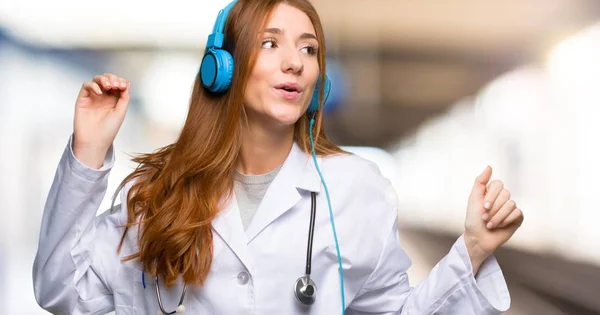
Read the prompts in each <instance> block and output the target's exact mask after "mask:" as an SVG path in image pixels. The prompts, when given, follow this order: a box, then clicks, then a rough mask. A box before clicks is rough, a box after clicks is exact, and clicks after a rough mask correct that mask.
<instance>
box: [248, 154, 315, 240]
mask: <svg viewBox="0 0 600 315" xmlns="http://www.w3.org/2000/svg"><path fill="white" fill-rule="evenodd" d="M320 160H321V159H320V158H318V159H317V163H319V164H320ZM320 187H321V183H320V180H319V177H318V173H317V172H316V169H315V168H314V162H313V159H312V157H311V156H310V155H309V154H307V153H305V152H304V151H302V149H301V148H300V146H298V144H296V143H295V142H294V144H293V146H292V149H291V150H290V154H289V155H288V157H287V159H286V160H285V162H284V163H283V165H282V167H281V169H280V170H279V173H278V174H277V176H276V177H275V179H274V180H273V182H272V183H271V185H269V188H268V189H267V191H266V193H265V195H264V197H263V200H262V201H261V203H260V205H259V207H258V209H257V211H256V214H255V215H254V218H253V219H252V221H251V222H250V225H249V226H248V229H247V230H246V237H247V239H248V244H249V243H250V242H252V240H253V239H254V238H256V236H258V234H260V232H261V231H262V230H264V229H265V228H266V227H267V226H268V225H269V224H271V223H272V222H273V221H275V220H277V218H279V217H280V216H281V215H282V214H284V213H285V212H287V211H288V210H290V209H291V208H292V207H294V205H296V204H297V203H298V202H299V201H300V200H301V199H302V195H301V194H300V191H299V190H306V191H314V192H319V191H320ZM307 211H310V209H307Z"/></svg>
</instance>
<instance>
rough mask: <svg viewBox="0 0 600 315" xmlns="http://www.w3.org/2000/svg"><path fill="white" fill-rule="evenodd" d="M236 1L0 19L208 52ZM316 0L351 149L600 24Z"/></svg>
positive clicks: (96, 43) (455, 7) (18, 7)
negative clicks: (341, 90) (342, 81)
mask: <svg viewBox="0 0 600 315" xmlns="http://www.w3.org/2000/svg"><path fill="white" fill-rule="evenodd" d="M228 2H229V1H228V0H214V1H188V0H171V1H169V2H168V3H161V4H159V5H157V4H149V3H148V2H146V1H142V0H129V1H120V0H105V1H102V2H89V1H83V2H82V1H76V0H55V1H40V0H20V1H2V2H0V26H4V27H6V28H7V29H8V30H10V31H11V32H13V34H14V35H15V36H18V37H20V38H23V39H25V40H27V41H30V42H33V43H36V44H43V45H49V46H52V47H62V48H72V47H75V48H77V47H79V48H94V49H106V50H122V49H126V50H128V49H135V50H138V51H139V50H153V49H156V48H159V49H160V48H168V49H169V50H180V51H194V52H199V51H200V50H201V49H202V45H203V44H204V39H205V38H206V36H207V34H208V32H210V31H211V29H212V24H213V23H214V17H215V16H216V14H217V11H218V10H219V9H221V8H222V7H224V6H225V4H226V3H228ZM312 2H313V3H314V4H315V6H316V7H317V9H318V11H319V13H320V15H321V18H322V20H323V24H324V27H325V30H326V33H327V38H328V41H329V42H328V51H329V52H330V53H331V55H332V56H334V57H335V58H336V59H337V60H339V61H340V63H341V66H342V69H343V71H344V72H345V73H346V74H348V80H349V83H348V84H349V87H350V89H349V91H350V94H349V95H348V97H347V99H346V103H345V106H344V107H345V109H344V110H343V111H340V112H337V113H336V114H334V115H333V117H332V118H331V119H330V121H331V122H330V124H329V126H328V128H329V129H330V133H331V134H332V135H333V136H334V137H335V138H336V140H337V141H338V142H341V143H342V144H344V145H378V146H385V145H387V144H388V143H390V141H392V140H393V139H396V138H397V137H398V136H400V135H403V134H405V133H406V132H409V131H410V130H412V129H413V128H415V127H416V126H418V125H419V124H420V123H422V122H423V120H425V119H427V118H428V117H431V116H432V115H436V114H439V113H442V112H443V111H444V110H446V109H447V108H448V106H450V105H452V104H453V103H455V102H456V101H458V100H459V99H461V98H463V97H465V96H469V95H473V94H474V93H476V92H477V91H478V90H479V89H481V87H482V86H484V85H485V84H486V83H487V82H489V81H490V80H491V79H493V78H494V77H496V76H498V75H499V74H501V73H503V72H505V71H508V70H510V69H512V68H514V67H516V66H518V65H520V64H523V63H532V62H533V63H535V62H544V61H545V60H544V59H545V58H546V55H547V54H548V53H549V52H550V50H551V48H552V47H553V46H554V45H555V44H556V43H558V42H559V41H560V40H562V39H564V38H566V37H568V36H569V35H571V34H573V33H574V32H576V31H577V30H580V29H582V28H583V27H585V26H587V25H590V24H592V23H593V22H596V21H598V20H599V19H600V1H598V0H527V1H523V0H502V1H490V0H445V1H439V0H412V1H408V0H370V1H367V0H313V1H312ZM142 8H143V11H141V9H142ZM49 12H52V13H50V14H49Z"/></svg>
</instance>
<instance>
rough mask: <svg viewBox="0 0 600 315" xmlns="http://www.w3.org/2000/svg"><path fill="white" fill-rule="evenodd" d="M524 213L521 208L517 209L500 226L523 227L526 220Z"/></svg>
mask: <svg viewBox="0 0 600 315" xmlns="http://www.w3.org/2000/svg"><path fill="white" fill-rule="evenodd" d="M524 219H525V218H524V216H523V211H521V209H519V208H515V209H514V210H513V211H512V212H511V213H510V214H509V215H508V216H507V217H506V218H505V219H504V220H502V222H501V223H500V224H499V225H498V227H500V228H504V227H507V226H509V225H510V224H516V225H519V226H520V225H521V224H522V223H523V220H524Z"/></svg>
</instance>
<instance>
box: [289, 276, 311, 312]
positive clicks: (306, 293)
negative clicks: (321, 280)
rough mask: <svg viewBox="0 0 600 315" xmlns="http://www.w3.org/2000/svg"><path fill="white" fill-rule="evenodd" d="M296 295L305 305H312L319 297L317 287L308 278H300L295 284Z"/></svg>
mask: <svg viewBox="0 0 600 315" xmlns="http://www.w3.org/2000/svg"><path fill="white" fill-rule="evenodd" d="M294 295H296V299H298V301H299V302H300V303H302V304H304V305H312V304H313V303H314V302H315V299H316V297H317V286H316V285H315V283H314V282H313V281H312V280H311V279H310V278H309V277H308V276H304V277H300V278H298V280H296V283H294Z"/></svg>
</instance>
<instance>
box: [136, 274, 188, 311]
mask: <svg viewBox="0 0 600 315" xmlns="http://www.w3.org/2000/svg"><path fill="white" fill-rule="evenodd" d="M132 277H133V279H132V282H133V314H144V315H147V314H150V315H154V314H157V312H158V310H159V309H160V308H159V306H158V296H157V293H156V280H155V279H154V278H153V277H152V276H151V275H150V274H149V273H143V277H142V271H141V270H136V271H135V272H133V275H132ZM159 289H160V297H161V301H162V305H163V308H164V309H165V311H167V312H172V311H174V310H175V309H176V308H177V306H178V305H179V300H180V299H181V295H182V293H183V282H182V281H181V279H180V280H178V281H177V282H176V283H175V284H174V285H173V286H172V287H171V288H168V289H167V287H166V285H165V284H164V282H163V281H162V279H160V280H159ZM188 293H189V292H188ZM186 300H187V298H186V299H185V300H184V302H183V305H184V306H185V307H186V313H190V311H191V310H190V308H189V307H188V305H186V304H185V301H186Z"/></svg>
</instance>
